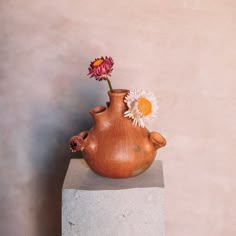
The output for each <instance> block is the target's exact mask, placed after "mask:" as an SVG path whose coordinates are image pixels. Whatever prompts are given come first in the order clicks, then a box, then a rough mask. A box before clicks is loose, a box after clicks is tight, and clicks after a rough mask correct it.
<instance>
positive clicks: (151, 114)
mask: <svg viewBox="0 0 236 236" xmlns="http://www.w3.org/2000/svg"><path fill="white" fill-rule="evenodd" d="M124 101H125V103H126V104H127V106H128V108H129V109H128V111H126V112H125V113H124V116H125V117H129V118H131V119H133V124H134V125H135V126H139V127H142V128H143V127H144V126H145V125H146V124H148V123H149V122H150V121H151V120H152V119H153V118H156V117H157V110H158V105H157V100H156V97H155V96H154V95H153V93H152V92H150V91H145V90H134V91H130V92H129V93H128V95H127V96H126V97H125V100H124Z"/></svg>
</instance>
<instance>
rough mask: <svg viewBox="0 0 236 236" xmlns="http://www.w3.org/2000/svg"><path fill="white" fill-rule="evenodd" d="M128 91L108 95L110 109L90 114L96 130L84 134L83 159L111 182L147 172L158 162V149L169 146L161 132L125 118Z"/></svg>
mask: <svg viewBox="0 0 236 236" xmlns="http://www.w3.org/2000/svg"><path fill="white" fill-rule="evenodd" d="M128 92H129V91H128V90H125V89H116V90H113V92H108V95H109V98H110V102H108V103H107V107H105V106H99V107H96V108H94V109H92V110H91V111H90V114H91V116H92V117H93V120H94V126H93V127H92V129H91V130H90V131H83V132H81V133H80V134H79V135H80V136H81V137H83V139H84V144H83V157H84V159H85V161H86V162H87V164H88V166H89V167H90V168H91V169H92V170H93V171H94V172H96V173H97V174H99V175H102V176H106V177H111V178H128V177H132V176H136V175H139V174H141V173H142V172H144V171H145V170H146V169H147V168H148V167H149V166H150V165H151V164H152V162H153V161H154V159H155V156H156V151H157V149H158V148H160V147H162V146H164V145H165V144H166V141H165V139H164V138H163V137H162V136H161V135H160V134H159V133H157V132H151V133H150V132H149V131H148V130H147V129H146V128H141V127H137V126H134V125H133V123H132V120H131V119H130V118H127V117H124V112H125V111H126V110H127V109H128V108H127V106H126V103H125V102H124V98H125V96H126V95H127V94H128Z"/></svg>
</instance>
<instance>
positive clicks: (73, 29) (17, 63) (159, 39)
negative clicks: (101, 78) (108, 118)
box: [0, 0, 236, 236]
mask: <svg viewBox="0 0 236 236" xmlns="http://www.w3.org/2000/svg"><path fill="white" fill-rule="evenodd" d="M235 23H236V1H235V0H175V1H170V0H149V1H143V0H136V1H135V0H126V1H125V0H122V1H108V0H101V1H98V0H96V1H85V0H79V1H77V0H67V1H66V0H57V1H56V0H51V1H46V0H41V1H36V0H1V1H0V118H1V119H0V158H1V162H0V175H1V178H0V235H2V236H52V235H53V236H54V235H55V236H57V235H60V206H61V205H60V204H61V197H60V191H61V186H62V182H63V178H64V175H65V173H66V169H67V166H68V162H69V157H71V154H70V153H69V152H68V148H67V140H68V139H69V137H70V136H72V135H73V134H75V133H76V132H77V131H80V130H86V129H88V128H89V127H90V126H91V125H92V119H91V118H90V116H89V114H88V110H89V109H91V108H92V107H94V106H96V105H101V104H104V103H105V101H106V100H107V96H106V90H107V85H106V84H105V83H99V82H95V81H93V80H89V79H86V73H87V67H88V64H89V62H90V60H91V59H93V58H94V57H98V56H101V55H111V56H112V57H113V58H114V60H115V69H114V73H113V78H112V80H113V86H114V87H116V88H128V89H133V88H145V89H151V90H152V91H153V92H154V93H155V94H156V95H157V97H158V100H159V103H160V115H159V118H158V120H157V121H156V122H154V123H152V125H151V126H150V130H158V131H159V132H161V133H162V134H163V135H164V136H165V137H166V138H167V140H168V145H167V146H166V148H163V149H162V150H160V152H159V155H158V158H160V159H161V160H163V164H164V175H165V184H166V206H167V213H166V229H167V232H166V234H167V236H190V235H191V236H222V235H227V236H235V235H236V213H235V212H236V171H235V168H236V151H235V143H236V124H235V120H236V95H235V90H236V82H235V79H236V43H235V42H236V26H235ZM143 207H145V202H144V203H143ZM91 217H92V216H91Z"/></svg>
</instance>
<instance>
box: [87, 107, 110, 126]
mask: <svg viewBox="0 0 236 236" xmlns="http://www.w3.org/2000/svg"><path fill="white" fill-rule="evenodd" d="M89 113H90V115H91V116H92V118H93V120H94V123H95V128H97V129H103V128H107V127H109V126H110V118H109V114H108V109H107V107H105V106H97V107H95V108H93V109H92V110H90V111H89Z"/></svg>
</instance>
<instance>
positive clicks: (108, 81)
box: [106, 78, 113, 92]
mask: <svg viewBox="0 0 236 236" xmlns="http://www.w3.org/2000/svg"><path fill="white" fill-rule="evenodd" d="M106 80H107V83H108V86H109V88H110V91H111V92H113V89H112V86H111V81H110V80H109V79H108V78H107V79H106Z"/></svg>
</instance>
